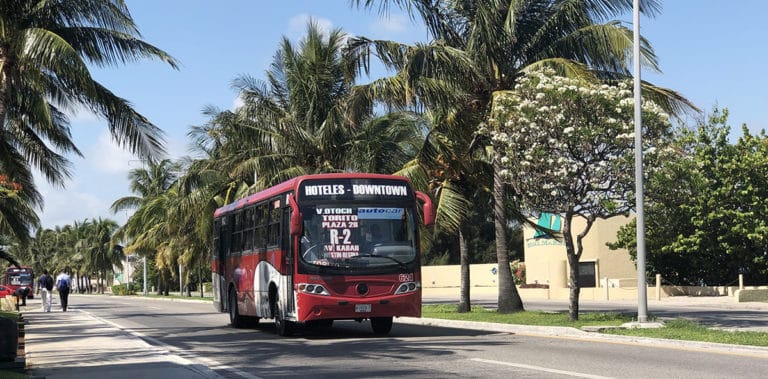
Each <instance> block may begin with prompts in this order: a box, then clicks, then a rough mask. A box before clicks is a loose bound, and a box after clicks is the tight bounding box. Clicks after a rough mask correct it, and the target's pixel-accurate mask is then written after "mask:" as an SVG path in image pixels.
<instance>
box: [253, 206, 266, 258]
mask: <svg viewBox="0 0 768 379" xmlns="http://www.w3.org/2000/svg"><path fill="white" fill-rule="evenodd" d="M267 215H268V213H267V204H266V203H261V204H259V205H257V206H256V216H255V217H256V227H255V229H254V249H263V248H264V246H265V245H266V244H267Z"/></svg>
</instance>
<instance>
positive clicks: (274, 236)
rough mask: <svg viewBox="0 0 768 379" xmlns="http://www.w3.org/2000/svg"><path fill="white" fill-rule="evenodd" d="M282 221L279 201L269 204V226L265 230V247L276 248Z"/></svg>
mask: <svg viewBox="0 0 768 379" xmlns="http://www.w3.org/2000/svg"><path fill="white" fill-rule="evenodd" d="M281 220H282V209H281V208H280V200H279V199H277V200H272V201H270V202H269V226H268V228H267V233H268V240H267V246H277V245H278V244H279V243H280V225H281Z"/></svg>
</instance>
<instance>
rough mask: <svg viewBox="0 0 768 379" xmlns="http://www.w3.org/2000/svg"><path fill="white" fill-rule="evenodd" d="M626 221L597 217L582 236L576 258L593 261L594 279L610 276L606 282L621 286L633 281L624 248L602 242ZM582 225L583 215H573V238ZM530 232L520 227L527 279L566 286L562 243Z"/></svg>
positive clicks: (610, 238) (611, 238)
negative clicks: (580, 249) (608, 245)
mask: <svg viewBox="0 0 768 379" xmlns="http://www.w3.org/2000/svg"><path fill="white" fill-rule="evenodd" d="M534 221H535V220H534ZM629 221H630V218H628V217H614V218H611V219H608V220H597V221H596V222H595V224H594V225H593V226H592V228H591V229H590V231H589V233H588V234H587V236H586V237H585V238H584V252H583V253H582V256H581V259H580V262H594V263H595V276H596V281H600V280H603V279H604V278H606V277H607V278H610V279H611V283H609V284H610V285H612V286H613V287H624V286H626V284H625V282H630V283H631V282H635V283H636V278H637V270H636V269H635V264H634V262H632V260H631V259H630V257H629V253H628V252H627V250H625V249H620V250H610V249H608V247H607V246H606V245H605V244H606V242H611V241H615V240H616V232H617V231H618V230H619V228H620V227H621V226H623V225H625V224H627V223H628V222H629ZM585 225H586V222H585V220H584V219H582V218H576V219H574V221H573V226H572V234H573V235H574V238H575V235H576V234H578V233H579V232H581V231H582V230H583V229H584V226H585ZM557 231H560V230H557ZM534 233H535V229H534V228H532V227H525V229H524V230H523V238H524V250H525V259H524V260H525V268H526V279H527V283H539V284H549V285H550V288H565V287H568V282H569V281H568V258H567V256H566V252H565V243H564V242H563V241H562V240H560V241H558V240H556V239H552V238H541V237H540V238H534V237H533V236H534ZM598 286H599V284H598Z"/></svg>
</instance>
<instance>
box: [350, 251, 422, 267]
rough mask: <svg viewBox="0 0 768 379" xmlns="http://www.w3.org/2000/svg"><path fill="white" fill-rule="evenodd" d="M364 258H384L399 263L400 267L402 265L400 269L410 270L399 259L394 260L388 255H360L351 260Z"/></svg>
mask: <svg viewBox="0 0 768 379" xmlns="http://www.w3.org/2000/svg"><path fill="white" fill-rule="evenodd" d="M363 257H364V258H369V257H370V258H384V259H389V260H390V261H393V262H395V263H397V264H398V265H400V267H402V268H408V266H407V265H406V264H405V263H404V262H402V261H400V260H398V259H395V258H392V257H390V256H387V255H378V254H359V255H355V256H354V257H350V258H363Z"/></svg>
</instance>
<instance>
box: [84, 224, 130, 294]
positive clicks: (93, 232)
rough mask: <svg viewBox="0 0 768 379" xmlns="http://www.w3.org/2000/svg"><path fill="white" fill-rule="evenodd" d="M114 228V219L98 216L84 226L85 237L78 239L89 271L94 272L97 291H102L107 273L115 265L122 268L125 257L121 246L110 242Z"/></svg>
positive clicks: (112, 269) (115, 227) (115, 228)
mask: <svg viewBox="0 0 768 379" xmlns="http://www.w3.org/2000/svg"><path fill="white" fill-rule="evenodd" d="M115 230H117V223H116V222H115V221H113V220H109V219H101V218H99V219H96V220H94V221H93V222H91V223H89V224H88V225H87V226H86V230H85V236H84V237H85V238H84V239H83V240H81V241H80V242H81V243H82V248H83V249H84V250H85V251H86V252H87V260H88V262H89V266H90V268H91V271H92V272H93V273H95V274H96V277H97V280H98V292H99V293H104V287H105V286H106V280H107V274H108V273H110V272H113V271H114V267H115V266H117V267H119V268H122V265H123V260H124V259H125V254H124V253H123V249H122V247H121V246H119V245H115V244H113V243H112V235H113V234H114V232H115Z"/></svg>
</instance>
